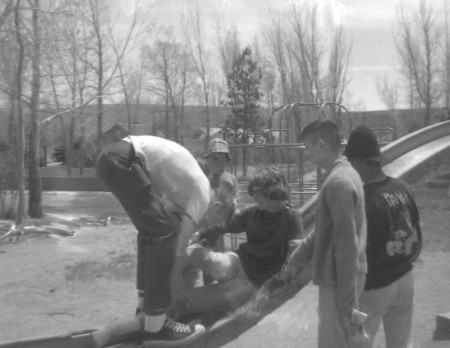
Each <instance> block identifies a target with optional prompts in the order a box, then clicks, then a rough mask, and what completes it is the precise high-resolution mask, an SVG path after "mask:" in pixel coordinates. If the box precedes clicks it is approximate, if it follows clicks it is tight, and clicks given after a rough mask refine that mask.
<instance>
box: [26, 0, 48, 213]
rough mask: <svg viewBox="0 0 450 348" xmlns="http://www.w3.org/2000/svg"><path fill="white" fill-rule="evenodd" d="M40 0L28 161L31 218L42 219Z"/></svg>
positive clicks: (36, 9)
mask: <svg viewBox="0 0 450 348" xmlns="http://www.w3.org/2000/svg"><path fill="white" fill-rule="evenodd" d="M39 8H40V6H39V0H34V6H33V15H32V17H33V34H34V35H33V60H32V61H33V77H32V87H31V114H30V117H31V129H30V147H29V161H28V166H29V167H28V177H29V198H28V214H29V215H30V217H31V218H35V219H41V218H42V217H43V216H44V212H43V209H42V185H41V178H40V176H39V160H40V145H39V134H40V132H39V119H38V107H39V94H40V89H41V88H40V87H41V71H40V61H41V37H40V28H39Z"/></svg>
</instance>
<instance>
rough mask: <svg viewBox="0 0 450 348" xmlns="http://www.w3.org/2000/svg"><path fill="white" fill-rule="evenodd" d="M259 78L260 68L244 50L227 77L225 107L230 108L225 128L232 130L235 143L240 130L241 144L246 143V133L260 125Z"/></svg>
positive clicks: (246, 50) (247, 48)
mask: <svg viewBox="0 0 450 348" xmlns="http://www.w3.org/2000/svg"><path fill="white" fill-rule="evenodd" d="M261 77H262V76H261V68H259V67H258V65H257V63H256V62H255V61H253V59H252V50H251V49H250V47H246V48H244V50H243V51H242V54H241V55H239V57H237V59H236V60H235V61H234V62H233V66H232V69H231V71H230V73H229V74H228V75H227V85H228V94H227V96H228V102H227V105H228V106H231V114H230V115H228V118H227V120H226V121H225V126H226V127H229V128H231V129H232V130H234V134H235V141H236V140H237V138H236V137H237V134H238V133H239V132H240V131H241V130H242V132H243V134H242V135H243V136H242V142H243V143H246V140H247V135H246V134H247V132H248V131H253V132H255V131H257V130H258V129H259V128H260V126H261V124H262V120H261V118H260V116H259V115H258V108H259V100H260V98H261V92H260V90H259V89H260V85H261Z"/></svg>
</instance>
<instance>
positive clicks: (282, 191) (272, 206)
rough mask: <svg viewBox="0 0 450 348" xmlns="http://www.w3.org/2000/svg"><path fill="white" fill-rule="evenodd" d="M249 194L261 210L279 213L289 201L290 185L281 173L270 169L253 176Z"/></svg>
mask: <svg viewBox="0 0 450 348" xmlns="http://www.w3.org/2000/svg"><path fill="white" fill-rule="evenodd" d="M247 192H248V194H249V195H250V196H251V197H253V199H254V200H255V202H256V204H257V205H258V208H259V209H261V210H267V211H277V210H280V209H282V208H283V206H284V204H285V202H286V201H287V200H288V199H289V184H288V183H287V181H286V179H285V178H284V176H283V174H282V173H281V172H280V171H278V170H277V169H276V168H274V167H269V168H266V169H264V170H262V171H260V172H257V173H256V174H254V175H253V176H252V178H251V180H250V183H249V184H248V186H247Z"/></svg>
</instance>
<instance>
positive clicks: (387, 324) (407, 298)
mask: <svg viewBox="0 0 450 348" xmlns="http://www.w3.org/2000/svg"><path fill="white" fill-rule="evenodd" d="M394 284H395V286H396V288H397V294H396V295H397V296H396V297H395V298H394V299H393V301H392V303H391V305H390V307H389V308H388V311H387V313H386V315H385V316H384V318H383V326H384V332H385V335H386V348H394V347H395V348H412V346H413V342H412V337H411V325H412V314H413V303H414V277H413V272H412V270H411V271H409V272H408V273H407V274H405V275H404V276H403V277H402V278H400V279H399V280H397V281H396V282H395V283H394Z"/></svg>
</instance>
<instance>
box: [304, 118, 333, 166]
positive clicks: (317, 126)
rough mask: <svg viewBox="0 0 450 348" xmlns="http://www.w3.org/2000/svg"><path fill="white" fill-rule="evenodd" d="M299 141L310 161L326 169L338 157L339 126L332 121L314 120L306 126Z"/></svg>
mask: <svg viewBox="0 0 450 348" xmlns="http://www.w3.org/2000/svg"><path fill="white" fill-rule="evenodd" d="M301 139H302V141H303V144H304V145H305V147H306V150H307V151H308V153H309V156H310V158H311V161H312V162H313V163H314V164H315V165H317V166H318V167H323V168H328V167H329V166H331V165H332V164H333V162H334V161H335V160H336V158H337V157H338V156H339V155H340V148H341V137H340V134H339V126H338V125H337V123H336V122H334V121H332V120H316V121H313V122H311V123H309V124H307V125H306V126H305V128H304V129H303V131H302V133H301Z"/></svg>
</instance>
